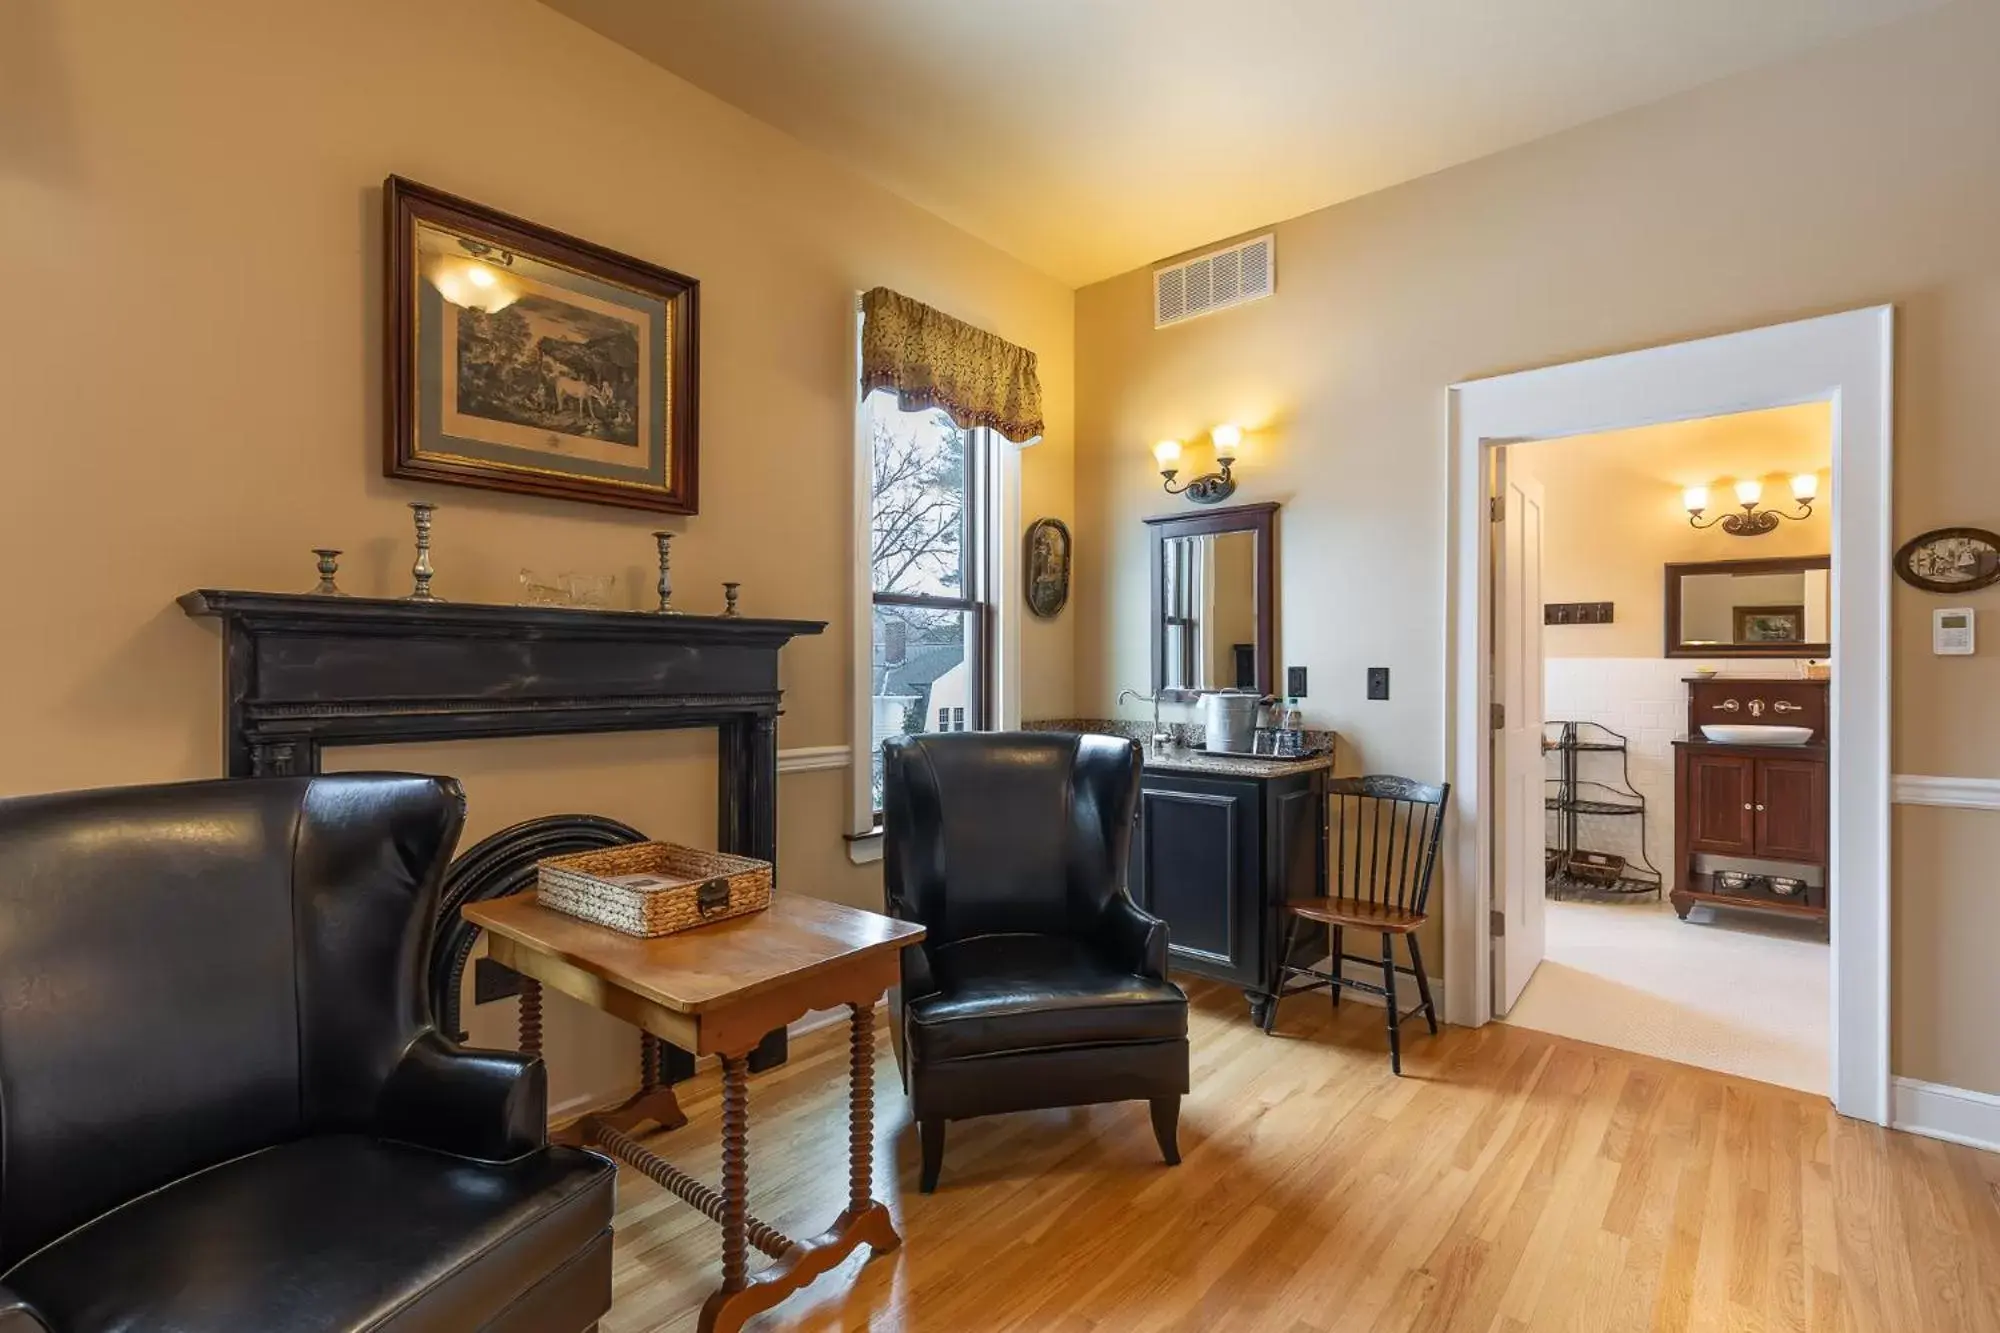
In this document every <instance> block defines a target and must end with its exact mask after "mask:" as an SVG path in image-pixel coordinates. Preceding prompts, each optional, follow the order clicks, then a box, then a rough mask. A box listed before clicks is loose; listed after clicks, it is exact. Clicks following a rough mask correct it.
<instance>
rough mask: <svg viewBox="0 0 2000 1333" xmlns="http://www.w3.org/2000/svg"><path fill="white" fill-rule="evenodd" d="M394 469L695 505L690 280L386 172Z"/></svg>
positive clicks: (484, 483) (695, 338) (601, 500)
mask: <svg viewBox="0 0 2000 1333" xmlns="http://www.w3.org/2000/svg"><path fill="white" fill-rule="evenodd" d="M382 196H383V202H384V208H385V212H386V215H387V216H386V221H385V235H386V237H387V247H388V270H389V288H390V297H389V301H388V302H387V324H388V328H387V331H386V343H387V356H386V361H387V390H388V400H389V411H388V412H387V413H386V414H385V415H386V416H387V418H388V428H387V431H386V432H385V436H384V440H383V448H382V470H383V472H384V473H385V474H387V475H388V476H391V477H396V478H400V479H404V480H412V481H430V482H443V483H446V484H448V485H455V486H477V487H481V488H483V489H489V490H499V491H513V492H516V493H519V494H527V495H542V496H548V497H551V498H558V499H565V500H584V501H588V502H590V503H593V504H605V505H617V506H620V507H622V508H630V509H652V510H657V511H660V512H664V513H671V514H692V513H695V512H697V510H698V502H697V487H696V481H697V468H698V459H699V452H700V445H699V441H698V439H697V435H698V429H697V427H698V422H699V414H698V410H697V402H696V400H697V398H698V396H699V392H700V384H701V377H700V367H699V355H700V314H701V312H700V300H699V297H700V286H701V284H699V283H698V282H696V281H695V280H694V279H693V278H690V277H688V276H686V275H685V274H681V273H676V272H674V271H673V270H671V269H667V268H662V267H660V266H659V265H657V264H652V263H648V262H647V261H645V260H643V259H637V258H634V257H632V256H630V255H624V254H619V253H617V252H616V251H613V250H608V249H606V248H605V247H603V246H601V245H597V244H594V243H593V242H590V241H587V240H584V239H582V238H580V237H576V236H569V235H565V234H564V233H562V232H559V231H555V230H553V229H551V228H548V227H544V226H540V225H538V224H536V223H533V222H529V221H527V220H525V219H523V218H518V217H514V216H512V215H510V214H507V213H502V212H500V211H498V210H497V209H492V208H488V207H486V206H484V205H482V204H476V203H473V202H472V201H471V200H469V199H461V198H459V197H458V196H456V195H450V194H446V193H444V192H443V191H441V190H434V189H431V188H430V187H428V186H424V185H419V184H417V183H416V182H414V181H409V180H405V179H403V178H402V177H400V176H391V177H390V178H389V179H388V180H387V181H385V182H383V187H382Z"/></svg>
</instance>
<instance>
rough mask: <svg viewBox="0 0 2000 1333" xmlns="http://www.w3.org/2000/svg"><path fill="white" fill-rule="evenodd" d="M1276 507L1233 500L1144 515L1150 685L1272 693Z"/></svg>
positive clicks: (1186, 692) (1174, 695)
mask: <svg viewBox="0 0 2000 1333" xmlns="http://www.w3.org/2000/svg"><path fill="white" fill-rule="evenodd" d="M1277 512H1278V506H1277V505H1275V504H1253V505H1236V506H1233V507H1231V508H1228V509H1210V510H1205V511H1203V512H1201V513H1196V514H1173V515H1168V516H1164V517H1161V518H1149V519H1147V520H1146V525H1147V527H1148V528H1150V529H1151V531H1152V538H1153V603H1152V637H1153V689H1154V691H1155V692H1157V693H1159V694H1161V695H1162V696H1163V697H1165V698H1168V699H1180V700H1187V699H1192V698H1194V697H1195V696H1196V695H1198V694H1200V693H1202V692H1203V691H1209V690H1238V689H1240V690H1255V691H1256V692H1257V693H1259V694H1270V693H1272V682H1273V678H1274V677H1275V675H1276V667H1275V665H1274V655H1273V644H1274V643H1275V638H1274V634H1273V631H1274V629H1275V625H1274V623H1273V621H1274V614H1273V602H1274V600H1275V593H1274V586H1275V585H1274V584H1273V581H1272V559H1271V557H1272V548H1273V545H1274V544H1275V534H1276V526H1277V524H1276V519H1277Z"/></svg>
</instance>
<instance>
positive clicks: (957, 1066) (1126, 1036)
mask: <svg viewBox="0 0 2000 1333" xmlns="http://www.w3.org/2000/svg"><path fill="white" fill-rule="evenodd" d="M883 784H884V785H883V819H884V829H883V832H884V835H885V836H884V855H883V863H884V872H885V874H884V878H885V882H886V889H887V896H888V905H889V912H890V914H891V915H892V916H897V917H900V918H902V919H904V920H906V921H917V922H921V923H922V924H923V925H924V926H925V927H926V929H927V931H928V934H927V935H926V936H925V939H924V941H923V944H922V945H921V946H919V947H917V948H914V949H905V950H904V951H903V955H902V963H903V975H902V986H901V994H900V995H899V996H898V997H896V1000H897V1003H896V1006H895V1008H894V1009H892V1012H893V1013H894V1014H895V1015H896V1017H897V1018H898V1020H899V1030H898V1031H897V1033H896V1054H897V1058H898V1061H899V1063H901V1065H902V1067H903V1080H904V1085H905V1087H906V1088H907V1089H908V1091H909V1094H910V1098H911V1100H912V1102H913V1103H914V1105H915V1114H916V1119H917V1132H918V1135H919V1137H920V1138H921V1140H922V1145H923V1159H924V1160H923V1182H922V1184H923V1190H924V1192H925V1193H926V1194H928V1193H930V1192H931V1191H932V1190H933V1189H935V1188H937V1178H938V1169H939V1167H940V1166H942V1165H943V1162H944V1129H945V1123H946V1122H947V1121H950V1120H963V1119H967V1118H970V1117H972V1116H981V1115H992V1114H995V1113H997V1112H1001V1111H1027V1110H1035V1109H1038V1108H1041V1107H1049V1106H1082V1105H1087V1104H1089V1103H1092V1102H1118V1101H1129V1100H1142V1101H1148V1102H1151V1103H1152V1108H1153V1131H1154V1133H1155V1134H1156V1135H1157V1136H1158V1138H1159V1142H1160V1152H1161V1154H1162V1155H1163V1156H1165V1158H1166V1159H1167V1161H1168V1162H1169V1163H1177V1162H1179V1161H1180V1150H1179V1148H1178V1146H1177V1144H1176V1141H1175V1128H1176V1125H1177V1123H1178V1121H1179V1117H1180V1099H1181V1096H1182V1095H1183V1094H1184V1093H1186V1092H1187V1090H1188V1041H1187V1031H1188V1029H1187V996H1186V994H1185V993H1183V992H1182V990H1181V988H1180V987H1179V986H1176V985H1175V984H1174V983H1173V982H1171V981H1169V980H1167V927H1166V923H1165V922H1162V921H1160V920H1158V919H1157V918H1155V917H1152V916H1148V915H1147V914H1146V913H1145V912H1142V911H1140V910H1139V908H1138V907H1136V906H1135V905H1134V904H1133V902H1132V899H1131V898H1130V896H1128V895H1127V894H1126V892H1125V866H1126V859H1127V856H1128V855H1129V853H1130V850H1131V842H1132V821H1133V816H1134V814H1135V813H1136V811H1137V809H1138V800H1139V751H1138V748H1137V747H1136V746H1134V745H1133V744H1132V743H1131V742H1130V741H1125V740H1118V739H1114V738H1113V737H1110V736H1075V735H1069V734H1065V733H1057V732H1013V733H1008V732H962V733H958V734H955V735H936V736H911V737H908V738H906V739H902V740H896V741H891V742H890V743H889V744H888V746H887V748H886V752H885V757H884V770H883Z"/></svg>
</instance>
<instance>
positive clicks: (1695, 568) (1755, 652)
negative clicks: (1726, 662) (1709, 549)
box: [1662, 555, 1833, 657]
mask: <svg viewBox="0 0 2000 1333" xmlns="http://www.w3.org/2000/svg"><path fill="white" fill-rule="evenodd" d="M1832 568H1833V557H1832V556H1830V555H1783V556H1773V557H1771V558H1769V559H1763V560H1695V561H1683V562H1680V563H1676V564H1669V565H1667V566H1666V615H1665V617H1664V619H1665V639H1666V648H1665V651H1664V653H1663V654H1662V656H1665V657H1831V656H1833V645H1832V644H1830V643H1683V642H1681V580H1682V579H1683V578H1686V577H1687V576H1689V575H1692V574H1788V573H1792V572H1794V571H1804V570H1809V569H1832ZM1752 609H1753V610H1762V609H1765V608H1752ZM1732 629H1733V625H1732Z"/></svg>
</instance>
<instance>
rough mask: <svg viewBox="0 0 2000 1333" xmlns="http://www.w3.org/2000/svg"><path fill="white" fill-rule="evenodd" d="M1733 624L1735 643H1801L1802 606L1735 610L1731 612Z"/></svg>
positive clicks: (1804, 626) (1804, 628)
mask: <svg viewBox="0 0 2000 1333" xmlns="http://www.w3.org/2000/svg"><path fill="white" fill-rule="evenodd" d="M1731 609H1732V611H1733V613H1734V615H1735V620H1736V625H1735V630H1736V635H1735V639H1734V642H1736V643H1804V642H1805V641H1806V609H1805V607H1804V606H1738V607H1733V608H1731Z"/></svg>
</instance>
